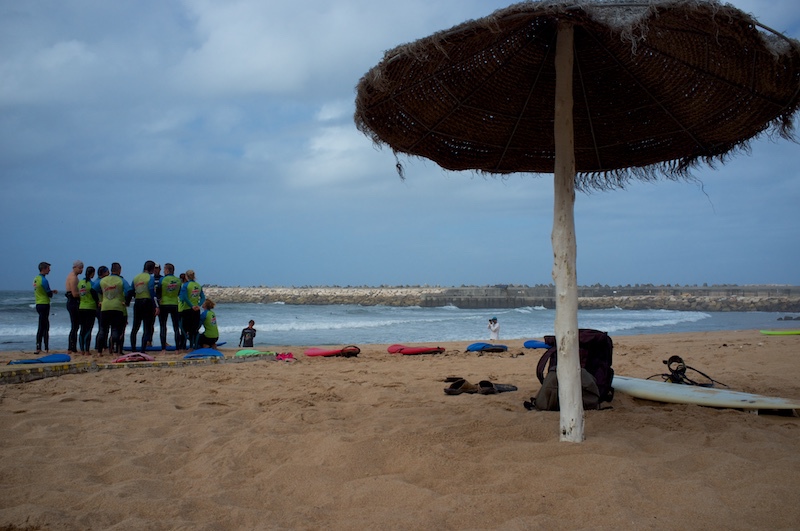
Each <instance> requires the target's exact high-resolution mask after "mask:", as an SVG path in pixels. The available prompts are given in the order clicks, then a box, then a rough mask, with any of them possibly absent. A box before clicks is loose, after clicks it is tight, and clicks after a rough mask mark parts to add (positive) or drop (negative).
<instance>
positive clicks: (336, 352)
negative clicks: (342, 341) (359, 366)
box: [304, 345, 361, 358]
mask: <svg viewBox="0 0 800 531" xmlns="http://www.w3.org/2000/svg"><path fill="white" fill-rule="evenodd" d="M360 352H361V349H360V348H358V347H357V346H355V345H349V346H347V347H344V348H336V349H324V348H318V347H312V348H310V349H307V350H306V351H305V352H304V354H305V355H306V356H322V357H326V358H327V357H329V356H344V357H345V358H351V357H353V356H358V354H359V353H360Z"/></svg>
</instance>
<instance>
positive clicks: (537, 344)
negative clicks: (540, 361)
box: [522, 339, 550, 349]
mask: <svg viewBox="0 0 800 531" xmlns="http://www.w3.org/2000/svg"><path fill="white" fill-rule="evenodd" d="M522 346H523V347H525V348H547V349H549V348H550V345H548V344H547V343H545V342H544V341H539V340H537V339H529V340H528V341H526V342H525V343H523V344H522Z"/></svg>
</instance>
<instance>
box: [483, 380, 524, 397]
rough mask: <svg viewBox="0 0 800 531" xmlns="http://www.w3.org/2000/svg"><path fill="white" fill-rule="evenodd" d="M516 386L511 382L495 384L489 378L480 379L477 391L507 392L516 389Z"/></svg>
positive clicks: (488, 393)
mask: <svg viewBox="0 0 800 531" xmlns="http://www.w3.org/2000/svg"><path fill="white" fill-rule="evenodd" d="M516 390H517V387H516V386H514V385H511V384H496V383H492V382H490V381H489V380H481V381H480V382H478V393H480V394H482V395H495V394H497V393H508V392H509V391H516Z"/></svg>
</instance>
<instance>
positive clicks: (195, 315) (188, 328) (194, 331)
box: [179, 269, 206, 349]
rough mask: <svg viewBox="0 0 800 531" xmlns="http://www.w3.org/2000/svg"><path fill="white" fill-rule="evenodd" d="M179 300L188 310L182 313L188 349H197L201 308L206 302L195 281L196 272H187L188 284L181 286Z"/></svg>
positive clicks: (199, 286) (201, 288) (190, 270)
mask: <svg viewBox="0 0 800 531" xmlns="http://www.w3.org/2000/svg"><path fill="white" fill-rule="evenodd" d="M179 299H180V300H181V301H182V302H183V304H184V307H185V308H186V309H185V310H183V311H182V312H181V326H183V330H184V332H186V341H187V343H188V344H187V347H188V348H189V349H196V348H197V337H198V332H199V331H200V306H202V304H203V303H204V302H205V301H206V294H205V293H203V287H202V286H201V285H200V284H199V283H198V282H197V281H196V280H195V275H194V270H192V269H189V270H188V271H186V283H184V284H183V285H182V286H181V293H180V296H179Z"/></svg>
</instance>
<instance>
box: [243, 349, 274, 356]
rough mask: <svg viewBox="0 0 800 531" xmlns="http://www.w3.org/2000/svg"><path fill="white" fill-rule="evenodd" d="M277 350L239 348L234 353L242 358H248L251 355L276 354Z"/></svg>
mask: <svg viewBox="0 0 800 531" xmlns="http://www.w3.org/2000/svg"><path fill="white" fill-rule="evenodd" d="M275 354H277V352H272V351H271V350H255V349H243V350H239V351H237V352H236V354H234V356H238V357H240V358H247V357H250V356H274V355H275Z"/></svg>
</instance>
